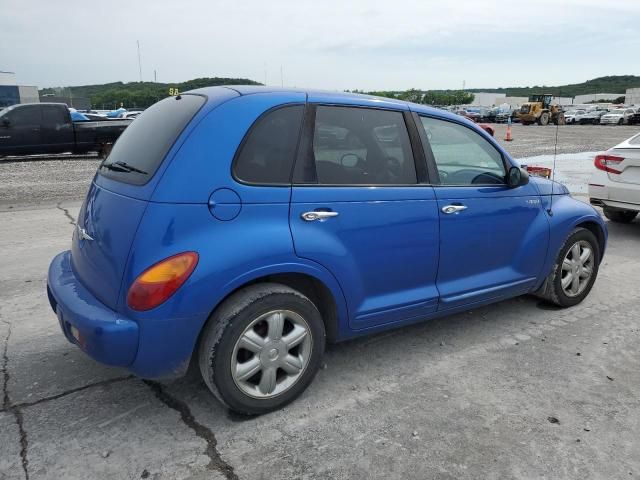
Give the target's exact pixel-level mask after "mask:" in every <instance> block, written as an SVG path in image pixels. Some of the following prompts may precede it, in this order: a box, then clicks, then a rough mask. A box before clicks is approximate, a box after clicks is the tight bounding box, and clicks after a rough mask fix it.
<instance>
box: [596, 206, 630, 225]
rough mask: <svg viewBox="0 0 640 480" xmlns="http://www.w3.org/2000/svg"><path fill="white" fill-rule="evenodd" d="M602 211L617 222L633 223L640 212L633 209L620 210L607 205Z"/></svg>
mask: <svg viewBox="0 0 640 480" xmlns="http://www.w3.org/2000/svg"><path fill="white" fill-rule="evenodd" d="M602 211H603V213H604V216H605V217H607V218H608V219H609V220H611V221H612V222H616V223H631V222H633V220H634V219H635V218H636V216H637V215H638V212H635V211H633V210H618V209H612V208H607V207H605V208H603V209H602Z"/></svg>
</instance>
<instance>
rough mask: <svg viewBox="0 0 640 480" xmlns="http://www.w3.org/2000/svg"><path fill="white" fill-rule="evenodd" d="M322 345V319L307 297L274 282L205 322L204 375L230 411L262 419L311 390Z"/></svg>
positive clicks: (232, 300)
mask: <svg viewBox="0 0 640 480" xmlns="http://www.w3.org/2000/svg"><path fill="white" fill-rule="evenodd" d="M324 346H325V329H324V323H323V321H322V317H321V316H320V312H319V311H318V309H317V308H316V306H315V305H314V304H313V303H312V302H311V301H310V300H309V299H308V298H307V297H305V296H304V295H302V294H301V293H300V292H298V291H296V290H293V289H292V288H289V287H287V286H285V285H280V284H276V283H263V284H257V285H252V286H249V287H247V288H245V289H242V290H240V291H238V292H236V293H235V294H233V295H231V297H229V298H228V299H227V300H225V302H224V303H223V304H222V305H221V306H220V307H219V308H218V309H216V311H215V312H214V313H213V314H212V316H211V318H210V319H209V321H208V322H207V325H206V326H205V330H204V332H203V335H202V339H201V341H200V346H199V363H200V371H201V373H202V377H203V379H204V381H205V383H206V384H207V386H208V387H209V389H210V390H211V391H212V392H213V394H214V395H215V396H216V397H217V398H218V399H219V400H220V401H222V403H224V404H225V405H226V406H228V407H229V408H230V409H232V410H234V411H236V412H238V413H242V414H246V415H259V414H263V413H267V412H270V411H272V410H276V409H278V408H281V407H283V406H284V405H286V404H288V403H289V402H291V401H293V400H294V399H295V398H296V397H298V396H299V395H300V394H301V393H302V392H303V391H304V390H305V389H306V388H307V386H308V385H309V384H310V383H311V381H312V380H313V377H314V376H315V374H316V372H317V371H318V368H319V366H320V362H321V360H322V355H323V353H324Z"/></svg>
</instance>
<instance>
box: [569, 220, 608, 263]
mask: <svg viewBox="0 0 640 480" xmlns="http://www.w3.org/2000/svg"><path fill="white" fill-rule="evenodd" d="M574 228H586V229H587V230H589V231H590V232H591V233H593V235H594V236H595V237H596V240H597V241H598V250H599V251H600V258H599V259H598V262H602V258H603V257H604V250H605V248H606V245H607V237H606V234H605V232H604V229H603V228H602V226H601V225H600V224H599V223H598V222H596V221H594V220H586V221H583V222H581V223H578V224H577V225H576V226H575V227H574Z"/></svg>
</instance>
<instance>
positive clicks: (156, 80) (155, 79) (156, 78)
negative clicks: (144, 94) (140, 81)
mask: <svg viewBox="0 0 640 480" xmlns="http://www.w3.org/2000/svg"><path fill="white" fill-rule="evenodd" d="M153 83H158V76H157V75H156V71H155V70H154V71H153Z"/></svg>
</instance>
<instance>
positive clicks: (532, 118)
mask: <svg viewBox="0 0 640 480" xmlns="http://www.w3.org/2000/svg"><path fill="white" fill-rule="evenodd" d="M552 98H553V95H551V94H550V93H545V94H542V95H531V96H530V97H529V101H528V102H527V103H523V104H522V106H521V107H520V110H518V118H519V119H520V123H522V124H523V125H531V124H533V123H537V124H538V125H548V124H549V121H551V122H553V123H554V124H555V125H564V124H565V121H564V113H563V112H562V108H560V106H559V105H551V99H552Z"/></svg>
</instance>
